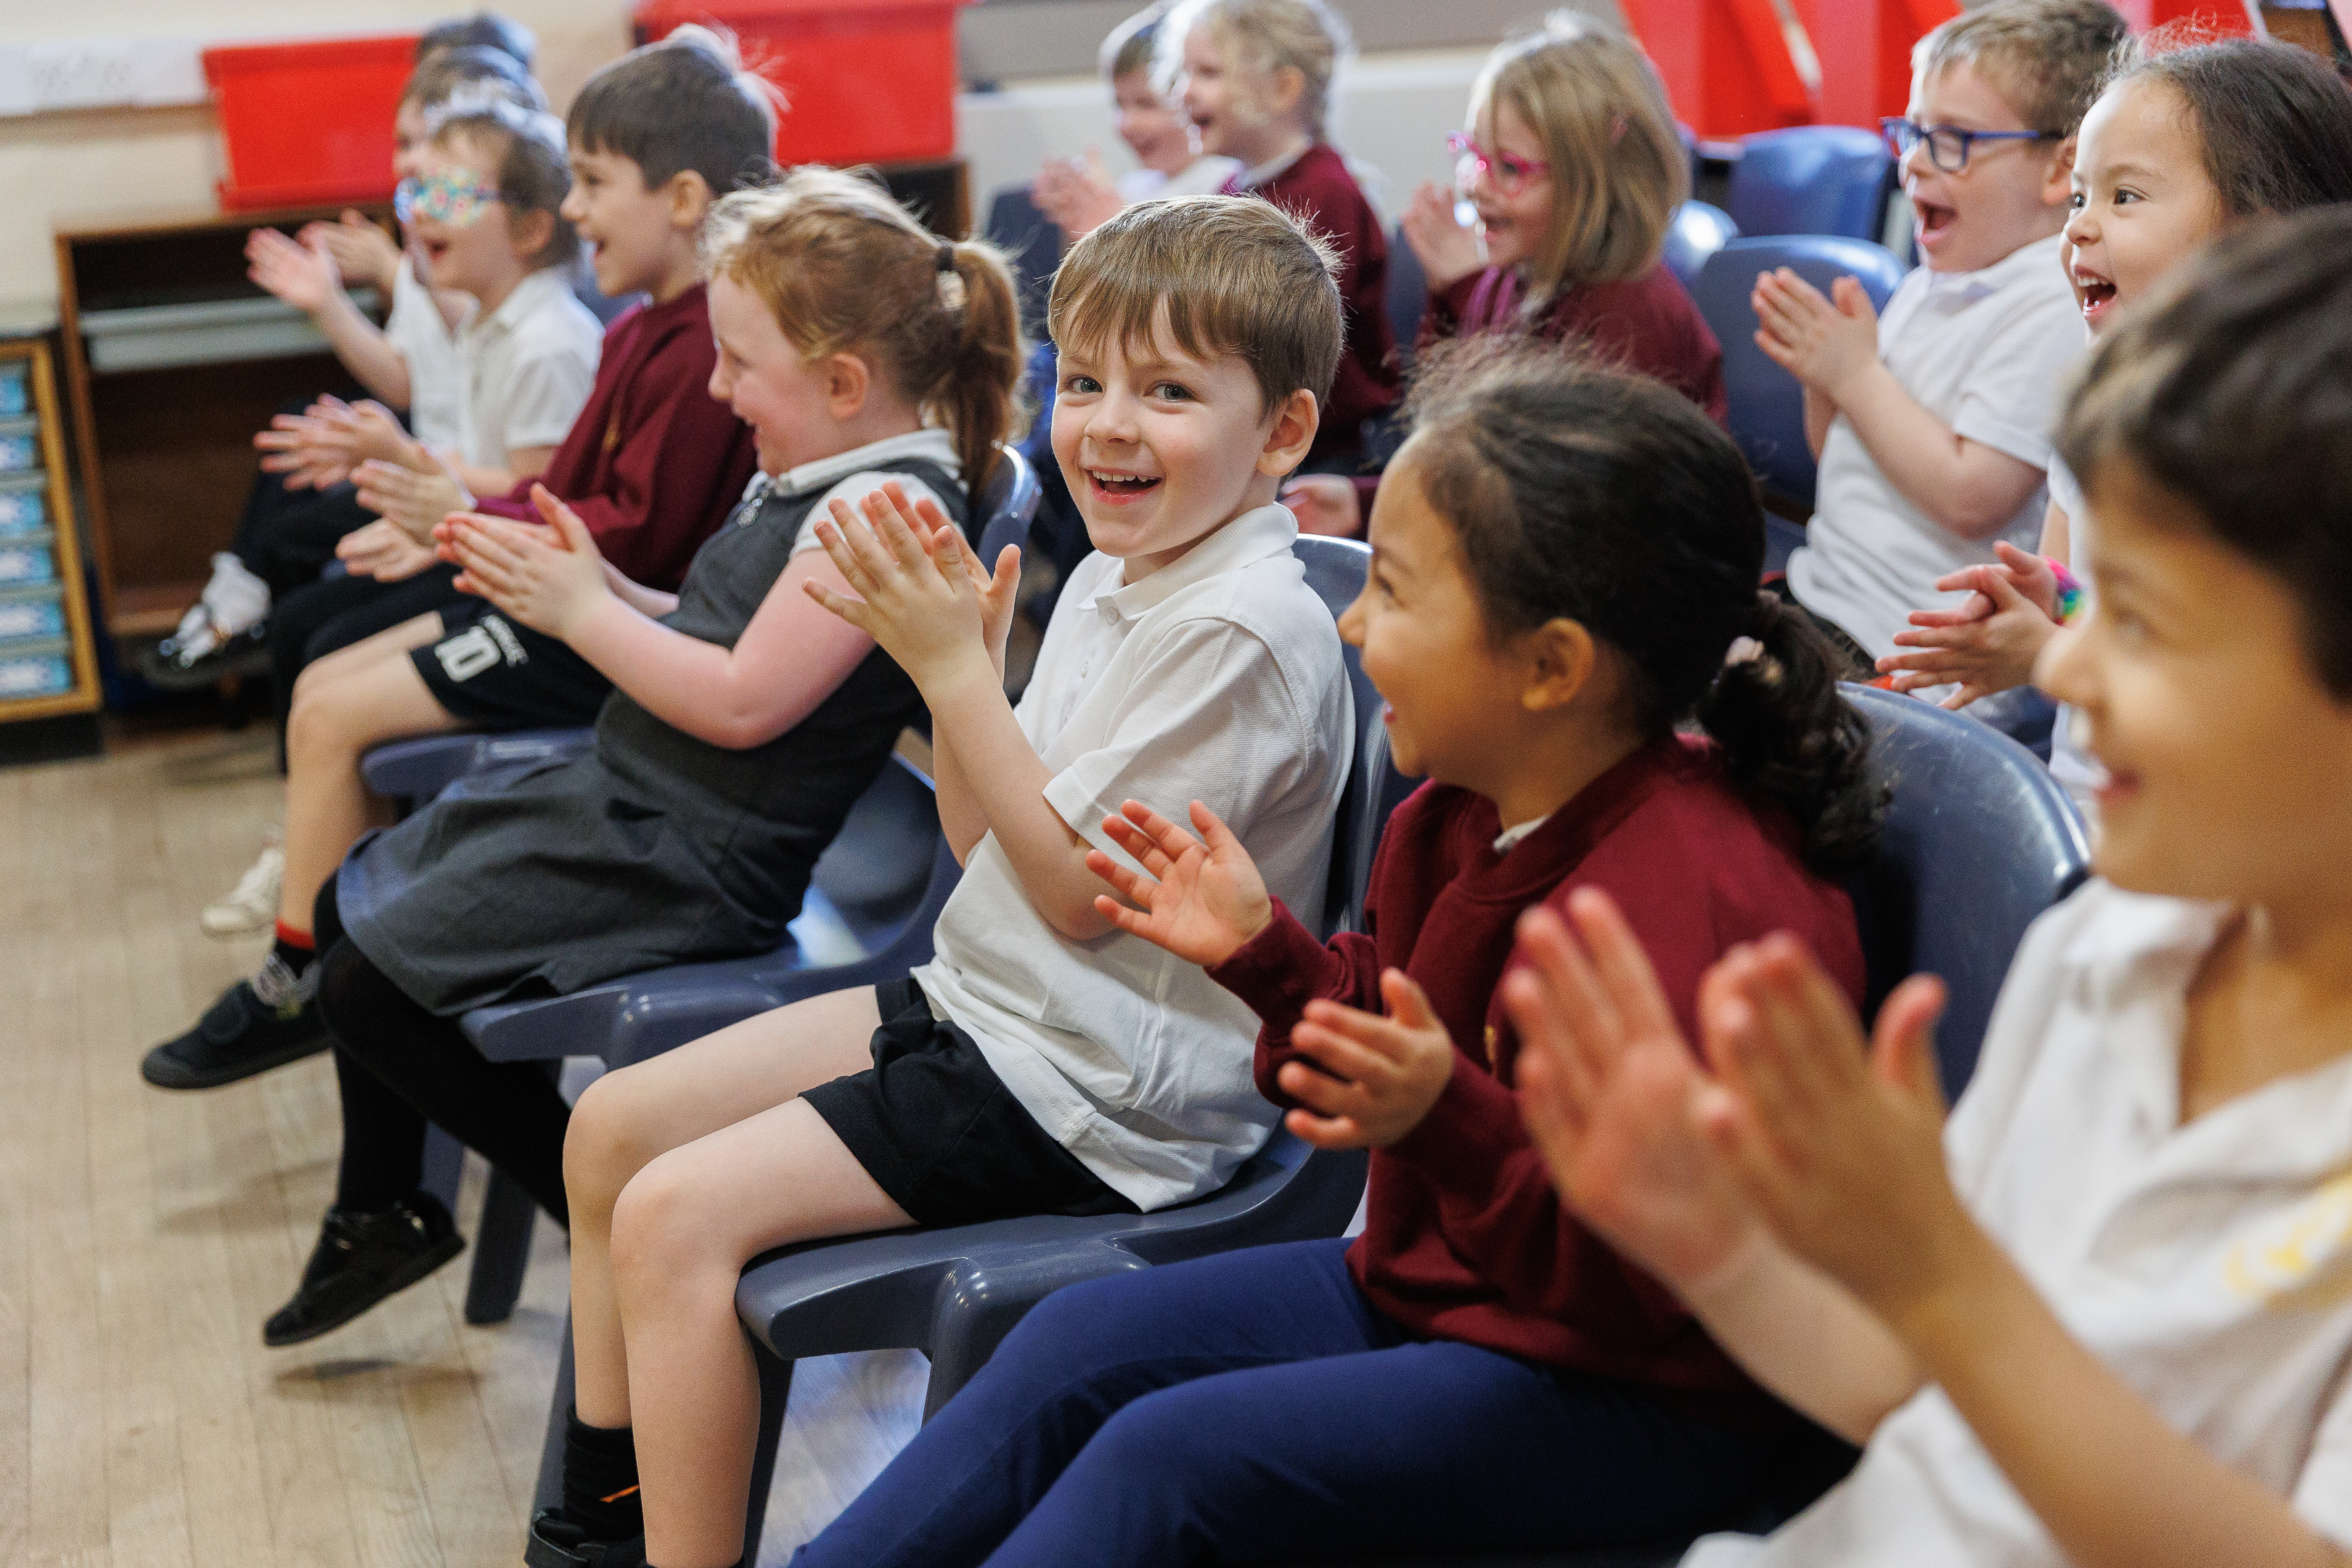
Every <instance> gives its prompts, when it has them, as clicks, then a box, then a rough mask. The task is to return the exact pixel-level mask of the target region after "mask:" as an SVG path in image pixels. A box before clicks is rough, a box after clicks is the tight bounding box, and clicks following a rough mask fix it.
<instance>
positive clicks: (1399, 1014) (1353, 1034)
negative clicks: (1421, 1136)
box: [1275, 969, 1454, 1149]
mask: <svg viewBox="0 0 2352 1568" xmlns="http://www.w3.org/2000/svg"><path fill="white" fill-rule="evenodd" d="M1381 999H1382V1000H1383V1001H1385V1002H1386V1003H1387V1004H1388V1009H1389V1013H1388V1016H1387V1017H1385V1018H1383V1017H1381V1016H1378V1015H1377V1014H1372V1013H1366V1012H1363V1011H1362V1010H1360V1009H1359V1008H1355V1007H1349V1006H1346V1005H1342V1004H1340V1003H1338V1002H1327V1001H1322V1000H1319V999H1318V1000H1317V1001H1313V1002H1309V1003H1308V1004H1307V1008H1306V1016H1305V1019H1304V1021H1302V1022H1301V1023H1299V1024H1298V1025H1297V1026H1295V1027H1293V1028H1292V1030H1291V1031H1290V1043H1291V1044H1292V1045H1293V1046H1294V1047H1297V1049H1298V1050H1299V1052H1300V1053H1301V1054H1302V1055H1305V1056H1308V1057H1311V1058H1314V1059H1315V1061H1316V1062H1317V1063H1318V1064H1319V1065H1320V1067H1321V1068H1322V1070H1321V1071H1319V1072H1318V1071H1317V1070H1316V1068H1312V1067H1309V1066H1307V1063H1305V1062H1302V1061H1288V1062H1285V1063H1283V1064H1282V1068H1281V1070H1280V1071H1279V1072H1277V1073H1276V1075H1275V1082H1276V1084H1277V1085H1278V1086H1279V1087H1280V1088H1281V1089H1282V1092H1283V1093H1285V1094H1286V1095H1288V1096H1290V1098H1291V1099H1293V1100H1297V1101H1298V1103H1299V1109H1297V1110H1292V1111H1290V1112H1289V1113H1288V1114H1287V1115H1286V1116H1284V1117H1283V1119H1282V1124H1283V1125H1284V1126H1286V1127H1287V1128H1289V1129H1290V1131H1292V1132H1293V1133H1295V1134H1296V1135H1297V1137H1299V1138H1300V1139H1302V1140H1304V1141H1305V1142H1308V1143H1312V1144H1314V1145H1315V1146H1316V1147H1317V1148H1318V1149H1385V1148H1387V1147H1388V1146H1389V1145H1390V1144H1391V1143H1393V1142H1396V1141H1397V1140H1398V1139H1400V1138H1402V1137H1403V1136H1404V1135H1405V1134H1406V1133H1408V1132H1410V1131H1412V1130H1413V1129H1414V1128H1416V1127H1418V1126H1420V1125H1421V1121H1422V1118H1423V1117H1425V1116H1427V1115H1428V1114H1429V1110H1430V1107H1432V1106H1433V1105H1435V1104H1436V1103H1437V1100H1438V1097H1439V1096H1440V1095H1442V1094H1444V1092H1445V1085H1446V1081H1447V1080H1448V1079H1451V1078H1452V1077H1453V1076H1454V1041H1453V1040H1452V1038H1451V1037H1448V1036H1447V1034H1446V1033H1445V1026H1444V1024H1441V1023H1439V1022H1438V1020H1437V1016H1436V1015H1435V1014H1434V1013H1433V1012H1431V1011H1430V1006H1429V997H1428V996H1427V995H1426V994H1423V991H1422V989H1421V987H1420V986H1419V985H1416V984H1413V982H1412V979H1411V978H1410V977H1409V976H1408V975H1406V973H1404V971H1403V970H1402V969H1391V970H1389V971H1388V972H1386V973H1383V974H1382V975H1381Z"/></svg>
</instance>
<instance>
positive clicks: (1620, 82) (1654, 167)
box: [1470, 11, 1690, 312]
mask: <svg viewBox="0 0 2352 1568" xmlns="http://www.w3.org/2000/svg"><path fill="white" fill-rule="evenodd" d="M1505 107H1507V108H1508V109H1509V110H1511V112H1512V113H1513V114H1516V115H1517V116H1518V118H1519V119H1520V121H1523V122H1524V123H1525V124H1526V125H1527V127H1528V130H1529V131H1531V132H1534V133H1535V136H1536V140H1537V141H1538V142H1540V143H1541V144H1542V146H1543V150H1544V161H1545V163H1549V165H1550V178H1551V188H1552V206H1551V223H1550V225H1549V227H1548V228H1547V229H1546V231H1545V233H1544V235H1543V237H1542V239H1541V240H1540V241H1539V242H1538V245H1537V247H1536V251H1535V255H1534V257H1533V258H1531V259H1530V260H1529V262H1528V278H1527V283H1528V297H1527V301H1526V303H1527V308H1528V310H1529V311H1530V312H1532V311H1534V310H1540V309H1541V308H1542V307H1543V306H1544V305H1545V304H1546V303H1548V302H1549V300H1551V299H1552V298H1553V297H1554V296H1556V295H1558V294H1559V292H1560V291H1561V290H1562V289H1574V288H1579V287H1581V286H1583V285H1587V284H1592V283H1620V282H1624V281H1626V280H1628V279H1634V278H1639V277H1641V276H1642V275H1643V273H1645V272H1647V271H1649V270H1650V268H1653V267H1655V266H1656V265H1657V264H1658V258H1659V256H1660V255H1661V254H1662V253H1663V252H1664V248H1665V242H1666V230H1667V228H1668V226H1671V225H1672V224H1673V222H1674V216H1675V208H1676V207H1679V206H1681V205H1683V203H1684V202H1685V201H1687V200H1689V199H1690V154H1689V153H1686V152H1685V150H1684V148H1683V143H1682V137H1681V136H1680V134H1679V133H1678V132H1676V131H1675V117H1674V112H1673V110H1669V109H1668V108H1667V107H1666V93H1665V89H1664V87H1662V86H1661V85H1660V84H1659V82H1658V75H1657V72H1655V71H1654V70H1653V69H1651V68H1650V62H1649V61H1648V60H1647V59H1646V58H1643V54H1642V51H1641V50H1640V48H1638V47H1636V46H1635V45H1634V44H1633V41H1632V40H1631V39H1629V38H1627V37H1625V36H1624V35H1622V33H1619V32H1616V31H1615V30H1613V29H1612V28H1610V27H1608V26H1604V25H1602V24H1601V23H1598V22H1594V21H1591V20H1590V19H1589V18H1587V17H1583V16H1578V15H1576V14H1575V13H1573V12H1569V11H1555V12H1553V13H1552V14H1551V15H1550V16H1547V17H1546V18H1544V21H1543V24H1542V26H1539V27H1538V28H1536V29H1535V30H1534V31H1532V32H1528V33H1525V34H1522V35H1520V36H1519V37H1514V38H1510V39H1507V40H1506V41H1505V42H1504V43H1503V44H1502V45H1501V47H1498V48H1496V50H1495V52H1494V53H1493V54H1491V55H1489V56H1488V57H1486V66H1485V67H1484V68H1482V69H1481V70H1480V71H1479V72H1478V79H1477V81H1476V83H1475V85H1474V86H1473V87H1472V88H1471V89H1470V119H1471V123H1472V124H1473V125H1474V126H1475V127H1477V128H1478V133H1479V135H1480V136H1481V137H1482V138H1485V139H1486V140H1487V141H1488V142H1489V143H1490V144H1491V142H1492V139H1493V137H1494V134H1495V132H1494V123H1493V122H1494V118H1495V115H1496V111H1497V110H1500V109H1502V108H1505Z"/></svg>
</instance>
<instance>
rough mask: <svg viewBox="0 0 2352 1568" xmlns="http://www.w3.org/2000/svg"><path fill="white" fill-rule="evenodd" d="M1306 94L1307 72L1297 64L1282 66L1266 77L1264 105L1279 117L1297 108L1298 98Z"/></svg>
mask: <svg viewBox="0 0 2352 1568" xmlns="http://www.w3.org/2000/svg"><path fill="white" fill-rule="evenodd" d="M1306 96H1307V73H1306V72H1305V71H1303V70H1300V69H1299V68H1297V66H1282V67H1279V68H1276V70H1275V72H1274V74H1273V75H1272V76H1270V77H1268V78H1267V79H1266V83H1265V106H1266V108H1267V109H1268V110H1271V111H1272V112H1273V113H1274V115H1275V116H1276V118H1277V119H1279V118H1281V117H1283V116H1286V115H1288V114H1290V113H1292V112H1294V111H1295V110H1297V108H1298V100H1300V99H1302V98H1304V97H1306Z"/></svg>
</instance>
